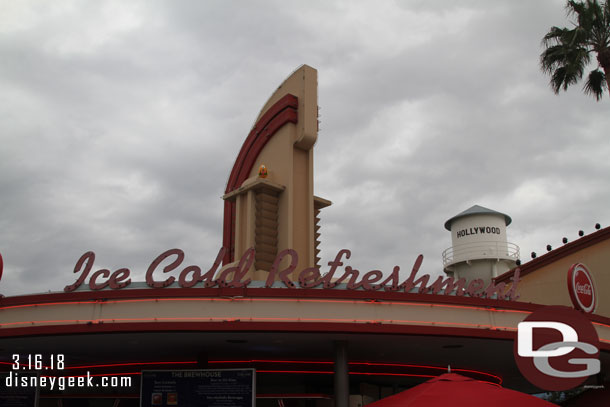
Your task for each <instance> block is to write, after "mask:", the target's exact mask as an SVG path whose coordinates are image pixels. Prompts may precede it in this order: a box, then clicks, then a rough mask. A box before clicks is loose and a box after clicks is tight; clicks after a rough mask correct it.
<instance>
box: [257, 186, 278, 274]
mask: <svg viewBox="0 0 610 407" xmlns="http://www.w3.org/2000/svg"><path fill="white" fill-rule="evenodd" d="M278 195H279V194H278V192H276V191H271V190H267V189H261V190H258V191H257V192H256V195H255V198H254V199H255V211H256V216H255V219H256V221H255V229H254V249H255V250H256V257H255V259H254V267H255V268H256V270H270V269H271V264H272V263H273V260H274V259H275V256H276V255H277V230H278V228H277V212H278Z"/></svg>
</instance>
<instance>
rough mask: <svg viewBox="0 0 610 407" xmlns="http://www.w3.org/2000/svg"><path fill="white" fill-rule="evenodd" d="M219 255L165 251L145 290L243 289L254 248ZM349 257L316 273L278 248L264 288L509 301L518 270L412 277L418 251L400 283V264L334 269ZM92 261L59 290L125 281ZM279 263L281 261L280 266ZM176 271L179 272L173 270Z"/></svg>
mask: <svg viewBox="0 0 610 407" xmlns="http://www.w3.org/2000/svg"><path fill="white" fill-rule="evenodd" d="M224 254H225V248H222V249H220V251H219V252H218V255H217V256H216V260H215V261H214V263H213V264H212V266H211V267H210V268H209V270H208V271H206V272H204V271H203V270H202V268H201V267H199V266H196V265H189V266H186V267H184V266H183V265H182V262H183V261H184V257H185V256H184V252H183V251H182V250H180V249H171V250H167V251H166V252H164V253H161V254H160V255H159V256H157V257H156V258H155V259H154V260H153V261H152V263H151V264H150V266H149V267H148V269H147V270H146V284H147V285H148V286H149V287H151V288H164V287H169V286H171V285H174V287H175V286H176V285H175V283H176V282H177V283H178V284H177V285H178V287H180V288H191V287H205V288H212V287H220V288H224V287H228V288H245V287H248V286H249V285H250V283H251V279H250V278H247V275H248V271H249V270H250V268H251V267H252V265H253V264H254V257H255V253H254V248H250V249H248V250H246V251H245V253H244V254H243V256H242V257H241V260H240V261H239V262H236V265H233V266H231V267H227V268H224V269H219V267H220V263H221V261H222V258H223V256H224ZM350 256H351V252H350V251H349V250H347V249H342V250H339V252H338V253H337V255H336V256H335V259H334V260H333V261H330V262H328V266H329V269H328V271H327V272H326V273H324V274H322V273H321V272H320V269H319V268H318V267H306V268H304V269H302V270H300V271H299V269H297V264H298V260H299V256H298V253H297V252H296V251H295V250H292V249H286V250H282V251H281V252H279V253H278V254H277V256H276V258H275V260H274V262H273V264H272V266H271V269H270V270H269V274H268V276H267V279H266V281H265V287H266V288H271V287H272V286H273V285H274V283H275V282H276V281H279V282H280V283H281V284H283V286H284V287H287V288H325V289H332V288H335V287H338V286H339V285H340V284H344V287H345V288H346V289H348V290H358V289H362V290H366V291H377V290H384V291H403V292H405V293H408V292H413V291H415V292H417V293H419V294H428V293H429V294H441V293H442V294H444V295H450V294H453V295H456V296H465V295H466V296H469V297H479V298H497V299H504V300H515V299H517V298H518V297H519V294H518V293H517V285H518V283H519V281H520V279H519V273H520V270H519V269H518V268H517V269H516V270H515V272H514V275H513V277H512V278H511V281H512V284H510V285H507V284H505V283H503V282H500V283H497V284H496V283H494V281H491V282H489V283H487V284H486V283H485V281H483V280H482V279H480V278H478V279H474V280H472V281H466V280H465V279H464V278H460V279H458V280H456V279H454V278H453V277H443V276H439V277H437V278H436V279H435V280H433V278H434V277H432V276H430V275H429V274H421V275H419V276H418V275H417V274H418V272H419V268H420V267H421V264H422V261H423V259H424V256H422V255H421V254H420V255H419V256H418V257H417V259H416V260H415V262H414V264H413V267H412V269H411V273H410V274H409V277H408V278H406V279H405V280H403V281H402V282H401V281H400V280H401V278H400V275H399V271H400V267H398V266H394V268H393V269H392V272H391V273H390V274H389V275H384V273H383V272H381V271H380V270H371V271H369V272H366V273H361V272H360V271H359V270H356V269H355V268H353V267H351V266H349V265H346V266H345V267H343V270H340V267H341V266H343V265H344V261H346V260H347V259H349V258H350ZM94 261H95V253H93V252H87V253H85V254H83V255H82V256H81V257H80V259H78V261H77V262H76V266H75V267H74V273H77V274H78V278H77V280H76V281H75V282H74V283H73V284H71V285H68V286H66V287H65V288H64V291H65V292H71V291H74V290H76V289H77V288H79V287H80V286H81V285H83V284H85V285H88V286H89V289H90V290H94V291H97V290H103V289H107V288H110V289H114V290H117V289H121V288H125V287H127V286H128V285H130V284H131V277H130V274H131V272H130V270H129V269H127V268H119V269H117V270H116V271H114V272H111V271H110V270H108V269H99V270H97V271H94V272H92V270H93V263H94ZM281 264H287V265H286V266H284V267H281ZM178 270H180V271H179V272H178ZM172 273H175V275H171V274H172ZM295 273H296V274H295ZM291 276H296V277H297V278H296V280H294V281H293V280H292V279H291ZM431 280H432V281H431Z"/></svg>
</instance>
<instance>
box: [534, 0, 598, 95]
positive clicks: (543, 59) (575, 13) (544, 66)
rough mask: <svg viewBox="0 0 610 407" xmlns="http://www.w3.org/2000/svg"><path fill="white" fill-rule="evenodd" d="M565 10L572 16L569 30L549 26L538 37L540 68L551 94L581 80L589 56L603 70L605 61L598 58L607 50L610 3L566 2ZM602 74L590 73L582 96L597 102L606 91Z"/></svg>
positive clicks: (580, 0) (588, 61)
mask: <svg viewBox="0 0 610 407" xmlns="http://www.w3.org/2000/svg"><path fill="white" fill-rule="evenodd" d="M566 11H567V14H568V16H569V17H573V21H572V22H573V24H574V26H573V28H562V27H551V29H550V30H549V31H548V32H547V33H546V34H545V36H544V37H543V38H542V45H543V46H544V48H545V49H544V51H543V52H542V53H541V54H540V69H541V70H542V71H543V72H544V73H546V74H548V75H550V77H551V80H550V85H551V88H552V89H553V91H554V92H555V93H559V91H560V90H561V89H563V90H567V88H568V87H569V86H571V85H573V84H575V83H576V82H578V81H579V80H580V79H582V77H583V75H584V72H585V69H586V68H587V65H588V64H589V63H590V62H591V55H592V54H593V53H596V54H597V59H598V61H599V63H600V65H601V66H602V67H604V69H607V68H606V64H605V61H606V59H605V58H601V57H600V56H602V55H604V56H605V55H606V52H607V50H608V49H609V47H610V0H605V1H603V2H600V1H598V0H568V1H567V3H566ZM600 58H601V59H600ZM602 60H603V61H602ZM604 75H605V74H604V72H602V71H600V70H599V69H596V70H594V71H592V72H591V73H590V74H589V76H588V79H587V80H586V84H585V87H584V91H585V93H587V94H590V95H593V96H595V97H596V98H597V100H599V99H600V98H601V96H602V94H603V93H604V91H605V90H607V89H608V82H607V81H606V80H605V76H604Z"/></svg>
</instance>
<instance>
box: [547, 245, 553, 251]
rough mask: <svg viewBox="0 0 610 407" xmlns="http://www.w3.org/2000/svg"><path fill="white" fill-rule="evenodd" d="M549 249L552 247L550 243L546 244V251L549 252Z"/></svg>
mask: <svg viewBox="0 0 610 407" xmlns="http://www.w3.org/2000/svg"><path fill="white" fill-rule="evenodd" d="M551 250H553V247H552V246H551V245H550V244H547V245H546V251H547V252H550V251H551Z"/></svg>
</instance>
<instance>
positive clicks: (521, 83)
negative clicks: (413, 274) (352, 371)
mask: <svg viewBox="0 0 610 407" xmlns="http://www.w3.org/2000/svg"><path fill="white" fill-rule="evenodd" d="M563 6H564V2H563V1H562V0H546V1H542V0H541V1H535V2H515V1H509V0H506V1H433V2H430V1H384V2H369V1H361V2H352V1H349V2H348V1H308V2H285V1H283V2H281V1H248V2H227V1H206V2H200V1H130V2H124V1H100V2H98V1H91V2H82V1H63V0H61V1H53V2H36V1H10V0H9V1H4V2H2V3H1V4H0V61H1V62H0V87H1V89H2V92H0V118H1V120H0V142H1V144H0V146H1V147H0V253H2V255H3V257H4V262H5V272H4V276H3V279H2V282H1V283H0V292H1V293H3V294H5V295H17V294H25V293H31V292H40V291H47V290H53V291H55V290H61V289H62V288H63V286H64V285H66V284H69V283H71V282H72V279H73V276H72V275H71V271H72V269H73V267H74V264H75V262H76V260H77V259H78V258H79V257H80V255H81V254H82V253H84V252H86V251H88V250H93V251H95V252H96V253H97V260H96V265H97V266H99V267H108V268H113V269H116V268H118V267H129V268H131V269H132V271H133V273H134V274H135V275H136V279H141V278H142V276H143V271H144V270H145V268H146V267H147V265H148V264H149V263H150V261H151V260H152V259H153V258H154V257H156V256H157V255H158V254H159V253H160V252H162V251H164V250H166V249H169V248H173V247H180V248H182V249H183V250H185V252H186V255H187V261H190V262H191V263H195V264H199V265H202V266H206V265H209V264H210V263H211V262H212V261H213V259H214V257H215V255H216V252H217V250H218V248H219V246H220V245H221V241H222V234H221V224H222V200H221V199H220V196H221V195H222V193H223V191H224V187H225V184H226V180H227V177H228V174H229V171H230V169H231V167H232V165H233V161H234V159H235V156H236V155H237V153H238V151H239V148H240V146H241V144H242V142H243V140H244V139H245V137H246V135H247V134H248V131H249V129H250V126H251V125H252V123H253V121H254V119H255V118H256V116H257V114H258V111H259V109H260V108H261V107H262V105H263V103H264V102H265V101H266V99H267V97H268V96H269V95H270V94H271V93H272V92H273V91H274V89H275V88H276V87H277V86H278V85H279V84H280V83H281V82H282V81H283V79H284V78H285V77H287V76H288V75H289V74H290V73H291V72H292V71H293V70H294V69H295V68H297V67H298V66H299V65H300V64H303V63H306V64H308V65H311V66H313V67H315V68H316V69H318V77H319V104H320V106H321V114H322V117H321V120H322V123H321V129H322V130H321V132H320V134H319V137H318V144H317V146H316V158H315V159H316V161H315V177H316V194H317V195H320V196H322V197H324V198H327V199H330V200H332V201H333V202H334V205H333V206H331V207H330V208H327V209H325V210H324V211H323V220H322V232H323V256H324V260H325V262H326V261H328V258H329V257H334V254H335V252H336V251H337V250H338V249H340V248H344V247H345V248H350V249H351V250H352V251H353V256H352V259H351V261H352V264H353V265H354V267H357V268H361V269H370V268H382V269H383V270H384V271H390V270H391V267H392V266H394V265H396V264H398V265H401V266H402V267H403V268H409V267H410V265H411V264H412V262H413V260H414V259H415V257H416V255H417V254H419V253H423V254H424V256H425V261H424V265H423V270H424V271H425V272H429V273H433V274H436V273H439V272H441V271H442V264H441V252H442V250H443V249H445V248H446V247H448V246H450V244H451V239H450V235H449V233H448V232H447V231H445V230H444V228H443V224H444V222H445V220H447V219H448V218H450V217H452V216H453V215H455V214H457V213H459V212H461V211H462V210H464V209H466V208H468V207H470V206H471V205H473V204H479V205H483V206H487V207H490V208H492V209H496V210H499V211H502V212H506V213H508V214H509V215H511V216H512V217H513V224H512V225H511V226H510V227H509V229H508V235H509V240H510V241H512V242H515V243H517V244H518V245H520V246H521V251H522V258H523V259H524V260H527V259H529V253H530V252H531V251H537V252H538V253H542V252H544V251H545V246H546V244H547V243H549V244H552V245H553V246H554V247H555V246H559V245H560V244H561V243H560V242H561V238H562V237H563V236H566V237H568V238H569V239H570V240H574V239H575V238H576V237H577V231H578V230H579V229H584V230H585V231H587V232H591V231H592V230H593V225H594V224H595V222H600V223H602V225H607V224H608V223H610V216H609V215H608V209H607V208H608V205H607V203H608V202H610V189H609V188H608V177H609V174H610V163H609V160H608V157H610V142H609V140H608V128H610V114H609V108H610V105H609V102H608V99H607V98H606V99H605V100H603V101H602V102H600V103H597V102H595V100H594V99H593V98H590V97H587V96H585V95H583V94H582V92H581V89H580V88H581V85H576V86H574V88H573V89H571V90H570V91H569V92H567V93H562V94H561V95H560V96H555V95H554V94H553V93H552V92H551V90H550V88H549V87H548V85H547V83H548V78H546V77H545V76H543V75H542V74H541V73H540V71H539V68H538V55H539V54H540V52H541V48H540V39H541V38H542V36H543V35H544V33H545V32H546V31H547V30H548V28H549V27H550V26H552V25H567V22H566V19H565V13H564V9H563Z"/></svg>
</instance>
